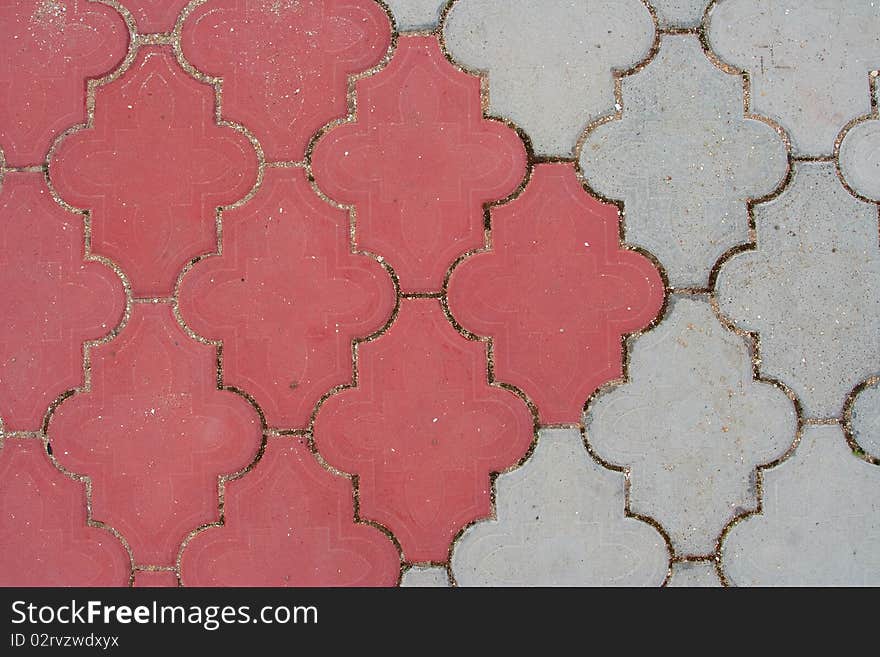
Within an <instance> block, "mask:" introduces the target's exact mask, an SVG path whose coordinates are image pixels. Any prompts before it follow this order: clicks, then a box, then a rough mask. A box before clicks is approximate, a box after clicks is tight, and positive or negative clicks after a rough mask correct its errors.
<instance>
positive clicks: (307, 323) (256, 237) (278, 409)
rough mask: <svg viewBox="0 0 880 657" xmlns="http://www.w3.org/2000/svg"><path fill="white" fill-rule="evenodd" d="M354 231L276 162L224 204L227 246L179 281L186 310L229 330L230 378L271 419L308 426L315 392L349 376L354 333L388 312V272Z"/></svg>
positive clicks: (297, 172)
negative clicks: (246, 198) (243, 198)
mask: <svg viewBox="0 0 880 657" xmlns="http://www.w3.org/2000/svg"><path fill="white" fill-rule="evenodd" d="M350 239H351V238H350V234H349V217H348V213H347V212H344V211H342V210H339V209H336V208H334V207H332V206H330V205H329V204H327V203H325V202H324V201H322V200H321V199H320V198H318V196H317V195H315V193H314V192H313V191H312V188H311V186H310V185H309V182H308V179H307V177H306V173H305V171H304V170H303V169H269V170H267V172H266V175H265V178H264V179H263V184H262V186H261V188H260V191H259V192H258V194H257V196H256V197H255V198H254V199H253V201H251V202H250V203H247V204H246V205H244V206H242V207H240V208H236V209H234V210H229V211H226V212H224V213H223V255H222V256H221V257H212V258H208V259H206V260H203V261H202V262H200V263H199V264H197V265H196V266H195V267H194V268H193V269H192V270H191V271H190V272H189V273H188V274H187V275H186V276H185V277H184V278H183V280H182V282H181V288H180V303H179V308H180V313H181V316H182V317H183V318H184V320H185V321H186V323H187V325H188V326H189V327H190V328H192V329H193V330H194V331H196V333H198V334H200V335H203V336H204V337H206V338H211V339H215V340H217V339H219V340H222V342H223V375H224V376H223V380H224V383H225V384H226V385H231V386H234V387H236V388H239V389H242V390H246V391H248V393H249V394H251V395H252V396H253V397H254V398H255V399H256V401H257V402H258V403H259V405H260V407H261V408H262V409H263V412H264V413H265V414H266V419H267V421H268V422H269V425H270V426H273V427H276V428H281V429H305V428H308V425H309V421H310V418H311V414H312V411H313V410H314V407H315V404H316V403H317V402H318V400H319V399H320V398H321V397H322V396H323V395H324V394H325V393H327V392H328V391H329V390H330V389H332V388H333V387H335V386H338V385H342V384H345V383H350V382H351V380H352V374H353V372H352V347H351V341H352V340H353V339H354V338H358V337H366V336H368V335H370V334H371V333H373V332H375V331H377V330H379V329H380V328H381V327H382V326H383V325H384V324H385V323H386V322H387V321H388V319H389V318H390V317H391V312H392V310H393V309H394V306H395V304H396V298H395V293H394V286H393V284H392V281H391V278H390V277H389V276H388V274H387V273H386V272H385V271H384V270H383V269H382V267H381V265H379V263H378V262H376V261H375V260H373V259H371V258H368V257H366V256H362V255H353V254H352V253H351V250H350Z"/></svg>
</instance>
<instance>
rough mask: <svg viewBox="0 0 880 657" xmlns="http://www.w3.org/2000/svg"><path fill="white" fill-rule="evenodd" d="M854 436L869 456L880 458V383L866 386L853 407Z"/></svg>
mask: <svg viewBox="0 0 880 657" xmlns="http://www.w3.org/2000/svg"><path fill="white" fill-rule="evenodd" d="M851 422H852V430H853V437H854V438H855V440H856V442H857V443H858V445H859V447H861V448H862V449H863V450H864V451H865V452H867V453H868V455H869V456H872V457H873V458H875V459H878V460H880V384H878V383H875V384H874V385H871V386H867V387H865V389H864V390H862V391H861V392H860V393H859V394H858V396H857V397H856V398H855V401H854V402H853V407H852V420H851Z"/></svg>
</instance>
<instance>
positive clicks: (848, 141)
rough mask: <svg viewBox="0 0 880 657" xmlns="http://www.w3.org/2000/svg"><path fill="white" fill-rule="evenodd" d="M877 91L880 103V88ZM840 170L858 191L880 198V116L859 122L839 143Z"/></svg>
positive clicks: (870, 197)
mask: <svg viewBox="0 0 880 657" xmlns="http://www.w3.org/2000/svg"><path fill="white" fill-rule="evenodd" d="M875 85H876V83H875ZM878 87H880V86H878ZM875 93H876V94H877V96H876V99H877V103H878V105H880V88H878V89H877V91H876V92H875ZM876 116H877V114H876V113H875V117H876ZM840 172H841V173H842V174H843V178H844V179H845V180H846V182H847V184H849V186H850V187H852V188H853V190H854V191H855V192H856V193H857V194H861V195H862V196H864V197H866V198H869V199H871V200H872V201H880V118H874V119H872V120H870V121H863V122H861V123H857V124H856V125H855V126H853V127H852V129H851V130H850V131H849V132H847V133H846V137H844V138H843V141H842V142H841V144H840Z"/></svg>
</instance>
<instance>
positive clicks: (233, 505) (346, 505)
mask: <svg viewBox="0 0 880 657" xmlns="http://www.w3.org/2000/svg"><path fill="white" fill-rule="evenodd" d="M303 440H304V439H300V438H283V439H278V438H276V439H271V440H269V443H268V444H267V446H266V452H265V454H264V455H263V458H262V459H260V462H259V463H258V464H257V465H256V467H255V468H254V470H252V471H251V472H250V473H248V474H247V475H246V476H244V477H242V478H241V479H236V480H235V481H230V482H229V483H228V484H227V485H226V506H225V509H226V522H225V524H224V526H223V527H217V528H211V529H208V530H205V531H204V532H201V533H200V534H198V535H196V536H195V537H194V538H193V539H192V541H190V543H189V545H188V546H187V548H186V550H184V552H183V555H182V557H181V579H182V581H183V583H184V584H185V585H187V586H393V585H394V584H395V583H396V582H397V578H398V572H399V570H400V558H399V555H398V552H397V548H395V547H394V544H393V543H392V542H391V540H390V539H389V538H388V537H387V536H385V535H384V534H382V532H381V531H379V530H378V529H376V528H375V527H370V526H369V525H363V524H355V523H354V498H353V490H352V487H351V482H350V481H349V480H348V479H346V478H344V477H340V476H338V475H333V474H331V473H330V472H328V471H327V470H325V469H324V468H322V467H321V465H320V464H319V463H318V461H317V459H316V458H315V456H314V455H313V454H312V453H311V452H310V451H309V449H308V447H307V446H306V445H305V444H304V443H303Z"/></svg>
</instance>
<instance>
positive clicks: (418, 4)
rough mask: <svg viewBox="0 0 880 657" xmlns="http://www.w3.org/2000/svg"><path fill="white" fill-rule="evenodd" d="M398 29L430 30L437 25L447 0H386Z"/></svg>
mask: <svg viewBox="0 0 880 657" xmlns="http://www.w3.org/2000/svg"><path fill="white" fill-rule="evenodd" d="M385 4H387V5H388V6H389V7H390V8H391V11H392V12H393V13H394V20H395V21H396V22H397V29H398V30H430V29H434V28H435V27H436V26H437V21H438V20H439V18H440V10H441V9H442V8H443V5H445V4H446V0H385Z"/></svg>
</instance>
